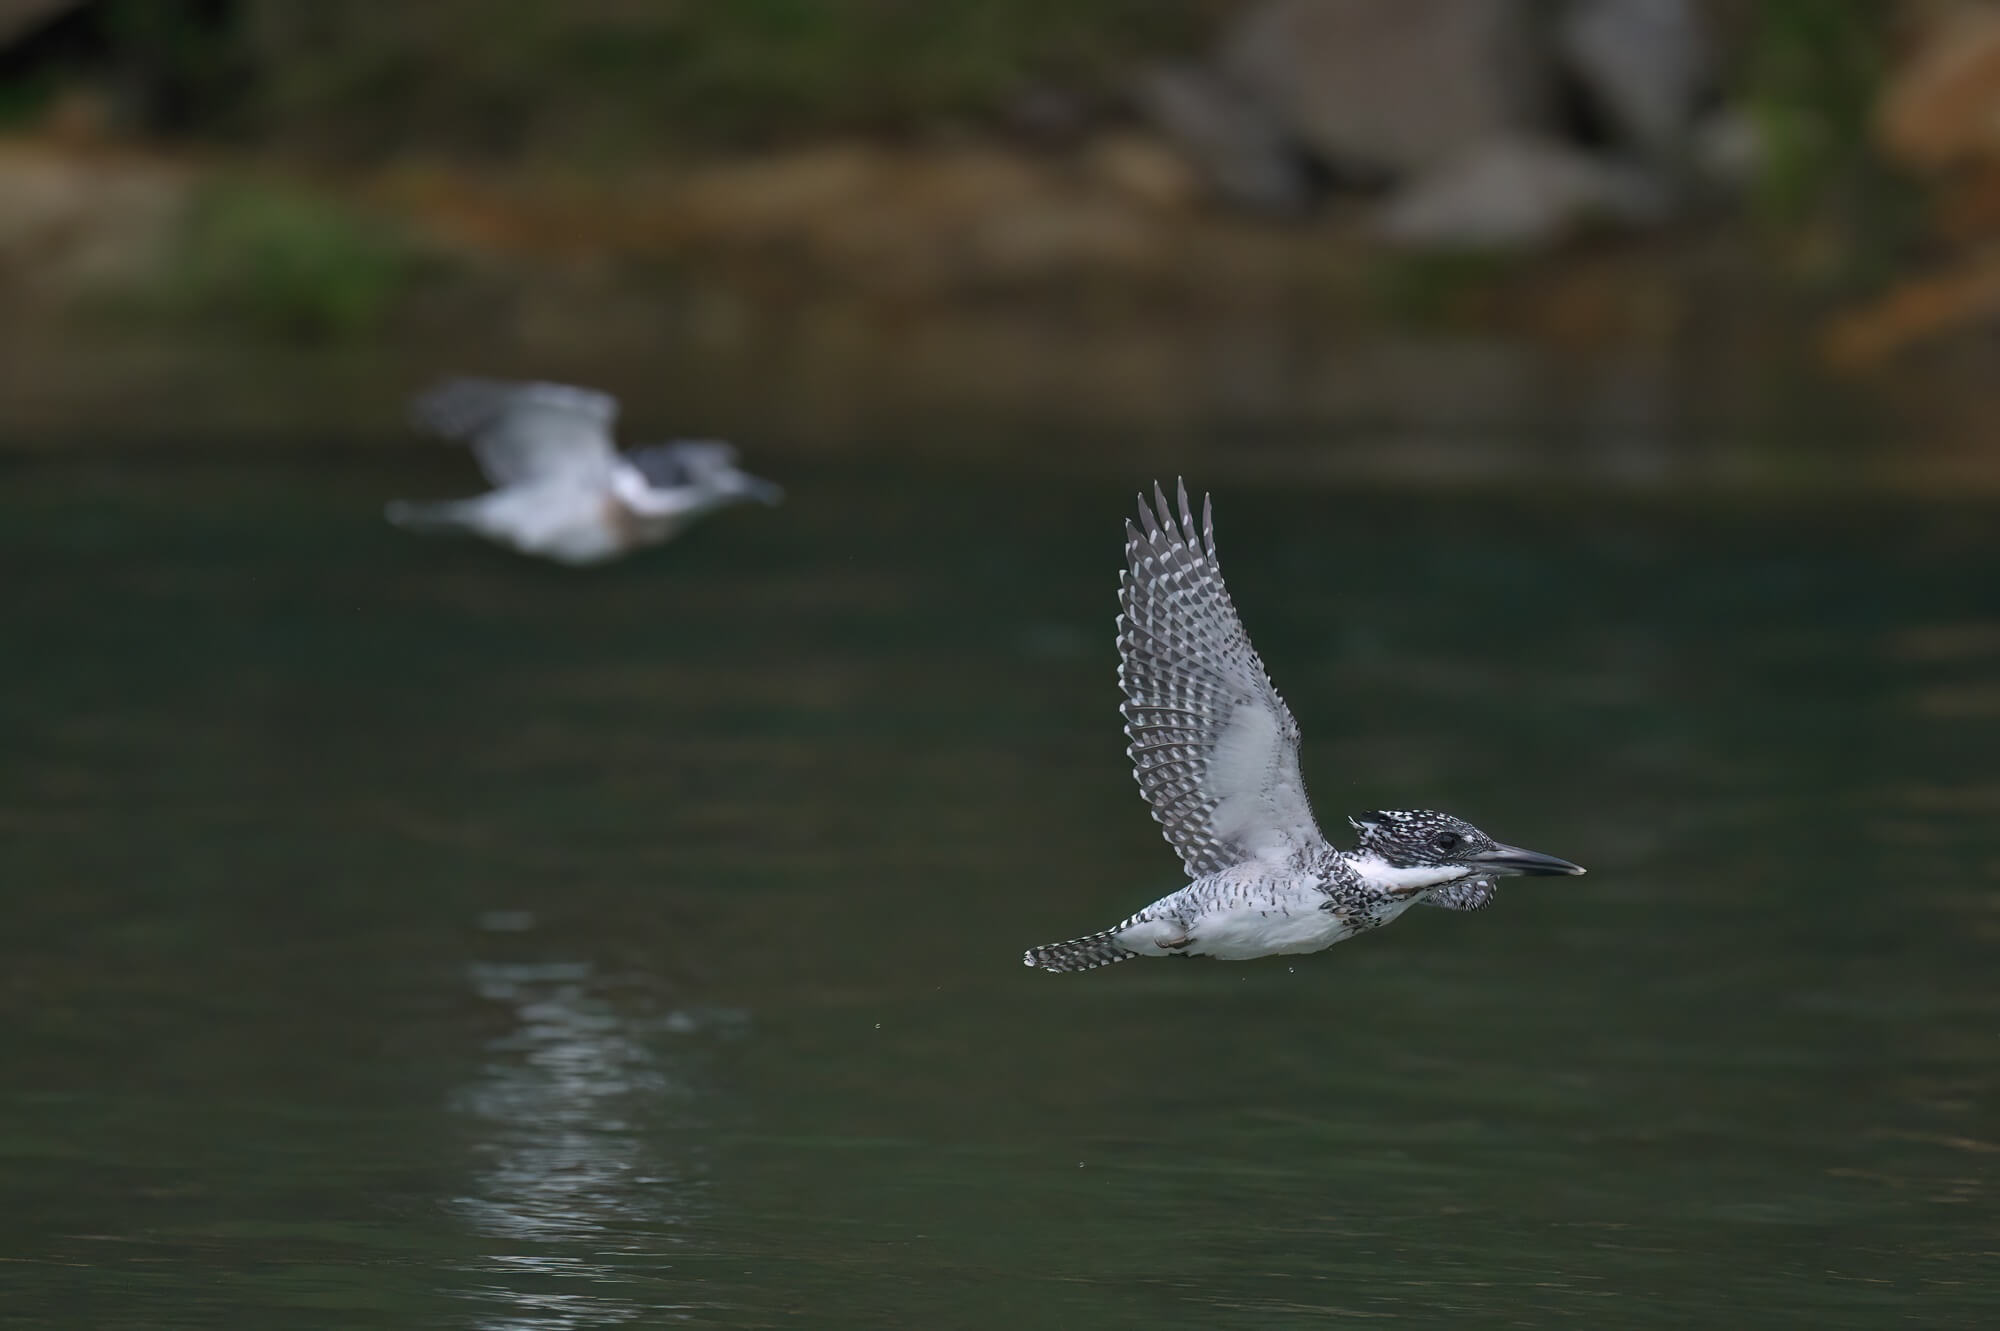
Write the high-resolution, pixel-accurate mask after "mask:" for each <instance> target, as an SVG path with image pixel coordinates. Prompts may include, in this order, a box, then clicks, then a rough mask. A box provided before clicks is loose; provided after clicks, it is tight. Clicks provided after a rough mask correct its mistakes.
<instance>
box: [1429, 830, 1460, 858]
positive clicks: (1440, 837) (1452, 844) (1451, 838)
mask: <svg viewBox="0 0 2000 1331" xmlns="http://www.w3.org/2000/svg"><path fill="white" fill-rule="evenodd" d="M1458 842H1459V836H1458V833H1456V832H1439V833H1438V834H1437V835H1436V836H1434V837H1432V838H1431V845H1433V846H1435V847H1437V848H1438V849H1439V850H1441V851H1443V852H1444V853H1445V854H1447V855H1449V854H1450V853H1451V852H1452V851H1454V850H1457V849H1458Z"/></svg>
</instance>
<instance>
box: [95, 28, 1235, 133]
mask: <svg viewBox="0 0 2000 1331" xmlns="http://www.w3.org/2000/svg"><path fill="white" fill-rule="evenodd" d="M149 2H150V0H149ZM1229 8H1231V5H1230V4H1229V0H656V2H655V3H648V4H631V3H621V2H619V0H574V2H573V3H566V4H556V3H549V2H548V0H423V3H421V4H398V5H385V4H382V3H380V0H315V2H314V3H312V4H300V3H297V0H242V3H241V4H240V5H239V6H237V7H236V9H235V10H234V11H233V13H234V17H233V18H230V19H228V20H226V21H224V22H222V23H221V24H220V26H215V27H212V28H211V29H210V30H209V31H208V34H207V36H206V38H205V39H204V40H202V41H191V40H190V39H189V38H188V35H187V33H186V32H185V30H184V25H182V26H176V25H175V24H172V23H169V22H167V21H165V20H164V19H157V18H156V19H155V20H153V21H152V25H151V27H149V28H147V29H146V30H145V31H146V38H145V40H144V41H143V42H141V41H137V40H136V39H135V40H134V42H133V43H132V44H131V45H130V46H129V47H128V48H127V49H128V53H129V55H130V56H131V58H132V59H134V60H136V61H138V62H141V63H146V64H148V65H149V66H150V67H151V68H153V70H154V73H155V75H156V76H157V77H156V81H157V82H164V83H182V84H186V85H188V86H191V87H195V88H198V89H200V90H202V91H203V92H204V95H203V96H201V97H200V98H198V99H196V100H197V101H198V102H199V103H200V104H201V112H202V118H204V119H205V120H206V121H207V128H208V129H209V130H210V131H212V132H226V133H229V134H232V135H237V136H242V137H247V138H251V139H264V140H277V139H282V140H283V141H285V142H287V143H288V144H298V143H306V144H313V145H316V146H318V147H319V148H321V149H322V150H332V151H340V152H347V153H363V154H366V153H375V152H380V151H384V150H388V149H392V148H394V149H407V148H409V147H411V146H413V145H415V146H419V147H424V148H429V149H434V150H448V151H456V152H476V153H483V154H490V155H517V154H522V153H533V152H545V153H559V154H562V155H565V156H569V157H581V158H583V159H585V160H605V161H608V162H615V161H617V160H618V159H621V158H627V157H630V156H633V155H635V154H638V153H641V152H647V151H653V150H656V149H657V148H658V147H659V146H660V145H661V144H663V143H664V144H673V143H676V142H687V141H694V142H697V143H702V144H710V143H721V144H730V143H745V142H761V141H769V140H772V139H780V138H786V137H794V136H805V135H810V134H815V133H824V132H827V131H842V130H850V129H871V130H872V129H883V128H903V127H906V126H909V125H911V124H913V123H915V124H921V123H923V122H926V121H935V120H940V119H942V120H951V119H954V118H977V117H980V116H984V115H989V114H991V113H993V112H994V111H996V110H997V109H999V108H1001V107H1003V106H1004V105H1005V104H1006V102H1007V101H1008V100H1009V99H1010V98H1012V97H1014V96H1016V95H1018V94H1019V93H1021V92H1023V91H1025V90H1028V89H1030V88H1033V87H1035V86H1036V85H1037V84H1040V83H1044V82H1047V83H1053V84H1059V85H1061V86H1062V87H1064V88H1066V89H1072V90H1077V91H1080V92H1081V93H1083V94H1084V95H1090V94H1092V93H1095V92H1105V91H1109V90H1111V89H1113V88H1115V87H1116V86H1117V85H1118V84H1119V83H1120V81H1121V80H1123V79H1124V78H1125V77H1127V76H1128V74H1129V71H1130V69H1131V67H1132V65H1133V62H1134V61H1135V60H1137V59H1141V58H1143V57H1145V56H1146V55H1147V54H1148V53H1149V52H1153V53H1168V52H1173V53H1179V52H1185V51H1188V50H1192V49H1195V48H1197V47H1198V46H1199V45H1200V44H1201V43H1202V42H1203V41H1205V40H1206V38H1207V36H1208V34H1209V33H1210V31H1211V30H1212V28H1213V25H1214V23H1215V20H1216V19H1217V17H1218V16H1219V15H1220V14H1221V13H1223V12H1225V11H1226V10H1228V9H1229ZM218 69H233V70H239V71H240V72H241V77H240V79H238V80H237V81H236V82H235V85H234V86H233V87H232V88H231V89H230V91H229V92H228V94H227V95H226V96H224V97H221V98H216V97H214V96H212V95H207V94H209V93H212V92H213V90H214V89H215V88H216V86H217V85H216V82H215V79H214V74H215V71H216V70H218Z"/></svg>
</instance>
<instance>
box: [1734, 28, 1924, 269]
mask: <svg viewBox="0 0 2000 1331" xmlns="http://www.w3.org/2000/svg"><path fill="white" fill-rule="evenodd" d="M1893 18H1894V13H1893V7H1892V6H1888V5H1876V4H1829V3H1826V0H1764V2H1763V3H1762V4H1761V5H1759V6H1758V7H1757V9H1756V11H1755V24H1756V26H1755V28H1754V29H1753V32H1752V40H1751V43H1750V47H1749V50H1748V52H1747V53H1746V55H1747V59H1746V62H1745V68H1744V70H1743V71H1742V74H1741V77H1740V81H1739V82H1740V87H1741V92H1742V95H1743V97H1744V100H1745V102H1746V104H1747V105H1748V107H1749V108H1750V112H1751V114H1752V116H1753V117H1754V118H1755V122H1756V125H1757V129H1758V132H1759V136H1760V139H1761V142H1762V144H1763V150H1764V155H1763V168H1762V172H1761V174H1760V177H1759V180H1758V190H1757V203H1758V206H1759V209H1760V211H1761V212H1762V214H1763V216H1764V218H1765V220H1766V221H1767V222H1768V223H1769V224H1770V226H1771V228H1772V230H1773V231H1774V232H1775V233H1776V234H1778V235H1780V236H1793V237H1803V238H1804V239H1805V240H1806V241H1807V244H1806V245H1805V246H1804V248H1803V251H1802V252H1803V254H1805V255H1806V256H1809V257H1808V258H1807V260H1806V262H1807V266H1808V267H1810V268H1811V269H1813V270H1814V271H1815V273H1816V274H1817V277H1818V278H1819V279H1820V280H1822V281H1823V282H1825V283H1826V284H1828V285H1830V286H1835V287H1856V286H1859V287H1866V286H1870V285H1874V284H1876V283H1878V282H1880V281H1882V280H1884V279H1885V278H1887V277H1889V276H1890V275H1892V274H1893V273H1894V272H1895V271H1897V270H1898V269H1899V267H1900V265H1901V260H1902V257H1903V254H1904V251H1905V250H1906V249H1907V248H1908V246H1909V245H1910V243H1911V241H1912V238H1913V236H1914V235H1915V233H1916V231H1917V229H1918V227H1919V204H1920V196H1919V193H1918V191H1917V190H1916V189H1915V188H1914V187H1913V186H1912V184H1911V183H1910V182H1909V181H1907V180H1904V179H1903V178H1901V177H1900V176H1898V175H1897V174H1896V173H1895V172H1894V171H1892V170H1891V169H1890V168H1889V167H1888V166H1887V165H1886V164H1885V163H1884V162H1883V161H1882V159H1881V158H1880V157H1879V156H1877V155H1876V154H1875V153H1874V152H1873V151H1871V148H1870V131H1871V121H1872V117H1873V115H1874V109H1875V103H1876V100H1877V97H1878V95H1879V94H1880V91H1881V87H1882V82H1883V80H1884V78H1885V77H1886V76H1887V73H1888V61H1889V57H1890V54H1891V52H1892V50H1893V47H1892V45H1891V43H1890V41H1889V33H1888V28H1889V24H1890V22H1891V20H1892V19H1893Z"/></svg>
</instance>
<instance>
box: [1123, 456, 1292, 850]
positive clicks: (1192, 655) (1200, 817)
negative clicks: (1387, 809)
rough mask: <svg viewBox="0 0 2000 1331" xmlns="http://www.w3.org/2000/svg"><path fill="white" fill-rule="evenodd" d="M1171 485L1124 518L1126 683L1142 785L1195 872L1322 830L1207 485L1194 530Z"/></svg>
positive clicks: (1128, 728)
mask: <svg viewBox="0 0 2000 1331" xmlns="http://www.w3.org/2000/svg"><path fill="white" fill-rule="evenodd" d="M1179 495H1180V519H1179V522H1178V524H1177V523H1176V522H1175V519H1174V514H1173V511H1172V510H1171V509H1169V508H1168V506H1167V497H1166V494H1165V493H1164V492H1163V491H1162V490H1161V489H1160V487H1159V486H1157V485H1155V486H1154V487H1153V502H1152V503H1151V504H1148V503H1147V501H1146V499H1145V497H1144V496H1143V495H1142V496H1141V497H1140V499H1139V521H1138V523H1137V524H1136V525H1135V524H1133V523H1132V522H1129V521H1128V522H1127V523H1126V524H1125V562H1126V564H1127V568H1126V571H1125V573H1124V574H1123V575H1122V576H1121V577H1120V579H1119V591H1118V604H1119V607H1120V609H1121V611H1122V613H1121V614H1120V615H1119V616H1118V655H1119V658H1120V660H1119V665H1118V683H1119V686H1120V687H1121V688H1123V689H1124V691H1125V702H1124V705H1123V706H1122V707H1120V708H1119V710H1120V711H1121V712H1123V713H1124V716H1125V734H1126V737H1127V738H1128V739H1130V740H1131V745H1130V747H1129V748H1128V749H1127V750H1126V752H1127V753H1128V754H1129V755H1130V756H1131V759H1132V770H1133V775H1135V776H1137V777H1138V778H1139V789H1140V791H1141V792H1142V793H1143V794H1144V795H1145V797H1146V802H1147V803H1148V804H1151V805H1152V806H1153V817H1154V818H1155V819H1157V820H1158V822H1159V824H1160V827H1161V829H1162V830H1163V831H1164V832H1165V833H1166V838H1167V842H1168V844H1169V845H1171V846H1173V848H1174V850H1175V851H1177V852H1178V853H1179V854H1180V857H1181V864H1182V865H1183V866H1184V867H1185V868H1186V869H1187V872H1188V875H1189V876H1190V877H1195V878H1198V877H1200V876H1202V875H1203V874H1209V873H1215V872H1217V871H1218V870H1221V869H1226V868H1228V867H1230V866H1231V865H1234V864H1241V863H1242V862H1243V861H1245V860H1248V859H1252V858H1258V857H1261V858H1266V859H1283V858H1286V857H1287V856H1289V855H1291V854H1293V853H1295V852H1296V851H1298V850H1301V849H1304V848H1307V847H1310V846H1313V845H1315V844H1319V845H1323V844H1325V841H1326V838H1325V837H1324V836H1323V835H1321V833H1320V830H1319V827H1318V825H1317V824H1315V823H1314V822H1313V816H1312V806H1311V804H1310V803H1308V802H1307V800H1306V787H1305V781H1304V780H1303V779H1302V778H1301V777H1300V775H1299V726H1298V722H1296V721H1294V720H1293V719H1292V712H1291V709H1290V708H1288V707H1286V706H1285V700H1284V699H1283V698H1280V697H1279V696H1278V691H1277V690H1276V689H1274V688H1272V687H1271V680H1270V676H1268V675H1267V674H1265V672H1264V663H1263V662H1262V661H1260V660H1258V659H1257V651H1256V649H1255V648H1253V647H1252V646H1251V645H1250V637H1249V635H1248V634H1246V633H1244V631H1243V623H1242V621H1241V620H1239V619H1238V618H1237V617H1236V607H1235V606H1234V605H1232V604H1231V603H1230V600H1229V589H1228V588H1226V587H1225V586H1223V583H1222V570H1221V568H1220V567H1219V566H1218V565H1217V564H1216V560H1215V524H1214V521H1213V517H1212V514H1211V510H1210V507H1209V504H1208V501H1207V499H1206V498H1204V499H1203V501H1202V518H1201V530H1200V532H1199V533H1197V532H1196V530H1195V524H1194V511H1193V509H1192V508H1191V507H1190V505H1189V504H1188V497H1187V486H1186V484H1185V483H1183V484H1182V485H1181V486H1180V487H1179Z"/></svg>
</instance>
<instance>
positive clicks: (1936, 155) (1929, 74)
mask: <svg viewBox="0 0 2000 1331" xmlns="http://www.w3.org/2000/svg"><path fill="white" fill-rule="evenodd" d="M1933 13H1934V15H1935V17H1933V19H1932V20H1931V21H1930V22H1929V23H1927V24H1925V25H1924V27H1923V28H1922V29H1921V30H1920V32H1919V34H1918V36H1917V38H1916V40H1915V44H1914V45H1913V47H1912V48H1911V51H1910V53H1909V55H1908V56H1907V57H1906V58H1905V59H1904V60H1903V61H1902V62H1901V63H1900V64H1899V65H1898V66H1897V68H1896V69H1895V70H1894V72H1893V73H1891V75H1890V76H1889V80H1888V83H1887V84H1886V86H1885V87H1884V88H1883V90H1882V96H1881V99H1880V101H1879V102H1878V103H1877V104H1876V113H1875V128H1876V136H1877V138H1878V139H1879V140H1880V141H1881V143H1882V146H1883V147H1884V148H1886V149H1887V150H1888V152H1889V153H1890V154H1891V155H1892V156H1894V157H1896V158H1899V159H1900V160H1902V161H1903V162H1904V163H1906V164H1908V165H1910V166H1914V167H1918V168H1925V169H1934V168H1937V167H1942V166H1947V165H1950V164H1951V163H1953V162H1957V161H1962V160H1964V159H1966V158H1970V157H1980V156H1989V155H1992V154H1993V153H1994V151H1995V150H1996V149H1997V148H2000V10H1996V9H1994V8H1993V7H1991V6H1988V5H1956V6H1951V7H1948V8H1944V9H1940V10H1935V11H1933Z"/></svg>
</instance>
